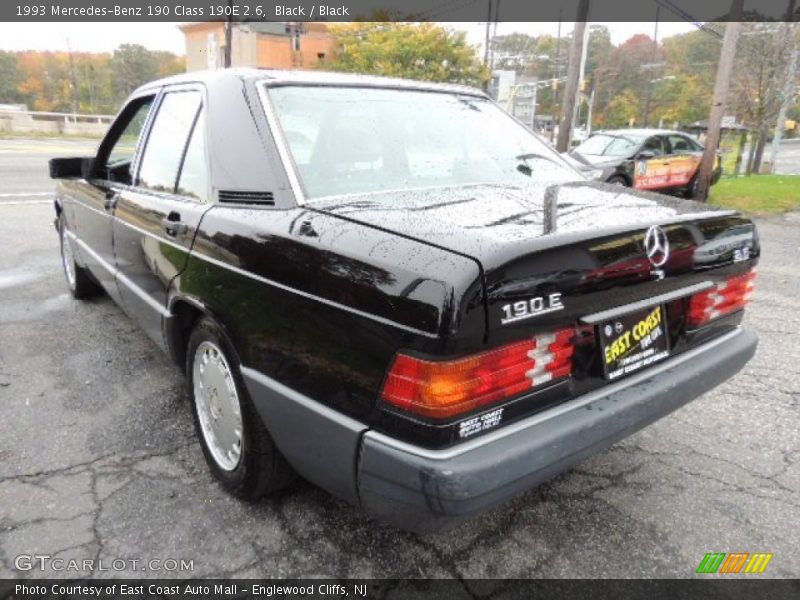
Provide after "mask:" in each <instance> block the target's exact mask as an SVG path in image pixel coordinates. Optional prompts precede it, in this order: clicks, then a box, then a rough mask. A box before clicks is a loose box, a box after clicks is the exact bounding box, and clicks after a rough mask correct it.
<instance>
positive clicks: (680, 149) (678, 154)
mask: <svg viewBox="0 0 800 600" xmlns="http://www.w3.org/2000/svg"><path fill="white" fill-rule="evenodd" d="M667 146H668V148H669V155H668V161H667V162H668V163H669V186H670V187H684V186H687V185H688V184H689V182H690V181H691V180H692V177H694V174H695V172H696V171H697V167H698V166H699V165H700V158H701V154H700V152H698V148H697V145H696V144H695V143H694V142H693V141H692V140H690V139H689V138H688V137H686V136H683V135H677V134H674V135H670V136H669V137H668V138H667Z"/></svg>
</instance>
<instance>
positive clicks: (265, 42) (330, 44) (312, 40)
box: [180, 22, 334, 71]
mask: <svg viewBox="0 0 800 600" xmlns="http://www.w3.org/2000/svg"><path fill="white" fill-rule="evenodd" d="M180 29H181V31H182V32H183V35H184V39H185V42H186V70H187V71H199V70H202V69H216V68H221V67H222V66H223V60H224V58H223V57H224V55H225V23H224V22H201V23H185V24H183V25H181V26H180ZM231 48H232V52H231V66H233V67H262V68H272V69H309V68H313V67H316V66H318V65H320V63H324V62H325V61H326V60H330V58H331V57H332V55H333V52H334V40H333V36H332V35H331V34H330V32H329V31H328V27H327V25H326V24H325V23H299V22H257V23H256V22H251V23H234V24H233V30H232V43H231Z"/></svg>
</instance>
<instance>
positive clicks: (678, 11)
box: [653, 0, 722, 41]
mask: <svg viewBox="0 0 800 600" xmlns="http://www.w3.org/2000/svg"><path fill="white" fill-rule="evenodd" d="M653 1H654V2H655V3H656V4H658V5H659V6H661V7H662V8H665V9H666V10H668V11H670V12H671V13H672V14H674V15H677V16H678V17H680V18H681V19H683V20H684V21H686V22H688V23H691V24H692V25H694V26H695V27H697V28H698V29H699V30H700V31H703V32H705V33H707V34H709V35H710V36H712V37H715V38H716V39H718V40H720V41H722V34H720V33H719V32H718V31H715V30H714V29H711V28H710V27H708V26H707V25H706V24H705V23H703V22H702V21H698V20H697V19H695V18H694V17H693V16H692V15H690V14H689V13H688V12H686V11H685V10H683V9H682V8H681V7H680V6H676V5H675V4H673V3H672V2H671V0H653Z"/></svg>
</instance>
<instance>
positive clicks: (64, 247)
mask: <svg viewBox="0 0 800 600" xmlns="http://www.w3.org/2000/svg"><path fill="white" fill-rule="evenodd" d="M62 236H63V237H62V239H61V262H62V263H63V265H64V275H66V277H67V283H68V284H69V287H70V288H72V289H74V288H75V257H74V256H73V255H72V246H71V245H70V243H69V240H68V239H67V236H66V235H64V234H63V233H62Z"/></svg>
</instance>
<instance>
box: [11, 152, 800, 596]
mask: <svg viewBox="0 0 800 600" xmlns="http://www.w3.org/2000/svg"><path fill="white" fill-rule="evenodd" d="M91 147H92V145H91V144H89V145H87V144H81V143H79V142H61V141H59V142H45V141H27V142H26V141H19V140H14V141H3V140H0V248H2V252H0V410H2V419H0V430H1V431H2V435H0V577H47V576H71V577H75V576H76V575H80V576H88V575H91V574H92V573H90V572H82V573H78V574H76V573H64V572H53V571H51V570H44V571H43V570H39V569H32V570H25V571H20V570H18V569H16V568H15V558H16V557H18V556H20V555H34V554H45V555H49V556H51V557H59V558H65V559H70V558H75V559H78V560H81V561H83V560H84V559H98V558H101V559H104V560H105V561H111V560H113V559H128V560H130V559H135V560H140V561H148V560H151V559H158V560H162V561H163V560H165V559H176V560H180V559H184V560H193V570H191V571H174V572H163V571H160V572H151V571H143V572H142V571H133V570H132V567H131V570H129V571H127V572H107V571H105V572H104V571H96V572H95V573H94V575H95V576H99V577H109V576H116V577H119V576H123V575H134V574H135V575H138V576H150V577H154V576H180V577H221V576H236V577H296V576H330V577H456V578H465V579H467V578H475V577H489V578H495V577H496V578H501V577H692V576H694V572H695V569H696V567H697V565H698V563H699V562H700V560H701V559H702V558H703V555H704V554H705V553H706V552H771V553H773V554H774V558H773V559H772V562H771V563H770V564H769V567H768V569H767V571H766V574H765V576H772V577H798V576H800V554H798V553H797V548H798V547H800V528H799V527H798V526H797V523H798V520H800V429H799V428H798V419H799V418H800V343H798V340H797V338H798V336H800V312H798V310H797V306H798V304H797V299H798V298H799V297H800V278H798V264H800V215H786V216H778V217H770V218H768V219H760V220H759V226H760V233H761V237H762V243H763V259H762V262H761V265H760V267H759V278H758V280H757V293H756V296H755V300H754V303H753V304H752V306H751V308H750V309H749V311H748V314H747V316H746V323H747V325H748V326H749V327H751V328H753V329H754V330H756V331H757V332H758V333H759V334H760V336H761V345H760V347H759V349H758V352H757V354H756V357H755V358H754V360H753V361H752V362H751V363H750V364H749V365H748V366H747V367H746V369H745V370H744V371H743V372H742V373H740V374H739V375H738V376H737V377H735V378H734V379H733V380H731V381H729V382H727V383H726V384H724V385H723V386H721V387H719V388H717V389H716V390H714V391H713V392H711V393H709V394H706V395H705V396H703V397H702V398H700V399H698V400H697V401H695V402H693V403H691V404H689V405H688V406H686V407H684V408H683V409H681V410H680V411H678V412H677V413H674V414H673V415H671V416H669V417H667V418H666V419H663V420H662V421H660V422H658V423H656V424H655V425H653V426H651V427H649V428H647V429H645V430H643V431H641V432H640V433H638V434H636V435H634V436H633V437H631V438H629V439H627V440H625V441H623V442H621V443H619V444H617V445H616V446H614V447H612V448H611V449H610V450H609V451H607V452H605V453H603V454H601V455H598V456H595V457H593V458H591V459H589V460H587V461H585V462H583V463H582V464H580V465H579V466H578V467H577V468H575V469H573V470H571V471H569V472H568V473H566V474H564V475H562V476H560V477H558V478H556V479H555V480H553V481H551V482H549V483H547V484H545V485H543V486H541V487H540V488H538V489H536V490H532V491H530V492H528V493H526V494H524V495H523V496H521V497H519V498H517V499H516V500H514V501H513V502H512V503H510V504H508V505H506V506H503V507H501V508H498V509H496V510H493V511H491V512H489V513H488V514H485V515H483V516H481V517H478V518H476V519H473V520H472V521H470V522H468V523H466V524H464V525H462V526H461V527H459V528H458V529H455V530H453V531H450V532H447V533H445V534H440V535H435V536H428V537H421V536H417V535H413V534H407V533H403V532H399V531H397V530H396V529H394V528H392V527H389V526H385V525H381V524H377V523H375V522H372V521H369V520H367V519H366V518H365V517H364V515H363V514H362V513H361V512H359V510H357V509H355V508H352V507H350V506H349V505H347V504H345V503H343V502H341V501H339V500H337V499H335V498H332V497H331V496H329V495H328V494H326V493H324V492H322V491H320V490H318V489H316V488H314V487H313V486H311V485H309V484H306V483H303V482H300V483H298V484H297V485H295V486H294V487H293V488H291V489H289V490H287V491H284V492H282V493H281V494H279V495H278V496H275V497H271V498H267V499H264V500H262V501H259V502H256V503H243V502H240V501H238V500H235V499H233V498H231V497H229V496H227V495H226V494H225V493H224V492H223V491H222V490H221V489H220V488H219V487H218V486H217V485H216V484H215V483H214V481H213V480H212V478H211V476H210V475H209V473H208V471H207V469H206V465H205V463H204V461H203V457H202V454H201V451H200V447H199V445H198V444H197V442H196V439H195V435H194V431H193V427H192V420H191V414H190V406H189V403H188V401H187V393H186V391H185V389H184V382H183V379H182V376H181V375H180V374H179V373H178V371H177V370H176V369H175V368H174V367H173V366H172V364H171V363H170V362H169V360H168V359H167V357H166V356H165V355H162V354H161V353H160V351H159V350H158V349H157V348H156V347H155V346H153V345H152V344H151V342H150V341H149V340H148V339H147V338H146V337H145V335H144V334H143V333H142V332H140V331H139V329H138V328H137V327H136V326H135V325H134V324H133V323H132V322H131V321H129V320H128V319H127V317H126V316H125V315H124V313H122V312H121V311H120V309H118V308H117V307H116V306H115V305H114V304H113V303H112V302H111V301H110V300H109V299H108V298H106V297H100V298H97V299H95V300H92V301H89V302H77V301H74V300H72V299H71V297H70V296H69V295H68V292H67V288H66V284H65V283H64V281H63V275H62V273H61V268H60V263H59V256H58V243H57V237H56V234H55V232H54V230H53V226H52V219H53V214H52V208H51V205H50V202H49V199H48V197H47V194H48V190H49V189H50V188H51V185H50V182H49V180H48V179H47V177H46V175H45V164H46V159H47V158H48V157H49V156H53V155H58V154H62V155H64V154H67V153H72V154H81V153H84V152H86V151H87V149H88V150H89V151H91ZM95 564H97V563H95ZM751 577H752V576H751ZM465 585H467V586H468V587H469V585H470V584H469V583H465Z"/></svg>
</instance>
